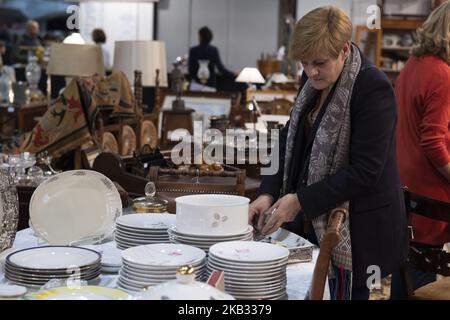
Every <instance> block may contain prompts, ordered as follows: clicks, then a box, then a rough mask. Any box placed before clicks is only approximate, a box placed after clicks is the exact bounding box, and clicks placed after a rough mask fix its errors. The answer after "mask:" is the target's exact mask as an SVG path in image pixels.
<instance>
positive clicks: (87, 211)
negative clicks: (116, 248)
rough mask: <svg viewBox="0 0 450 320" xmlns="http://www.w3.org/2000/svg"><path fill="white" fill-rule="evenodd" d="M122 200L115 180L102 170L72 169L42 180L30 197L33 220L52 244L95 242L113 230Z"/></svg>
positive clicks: (31, 218)
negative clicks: (101, 171) (105, 174)
mask: <svg viewBox="0 0 450 320" xmlns="http://www.w3.org/2000/svg"><path fill="white" fill-rule="evenodd" d="M121 214H122V202H121V199H120V195H119V192H118V191H117V188H116V187H115V185H114V183H113V182H112V181H111V180H110V179H108V178H107V177H106V176H104V175H103V174H101V173H99V172H95V171H91V170H73V171H66V172H63V173H60V174H57V175H55V176H53V177H51V178H50V179H48V180H46V181H45V182H43V183H41V184H40V185H39V186H38V187H37V188H36V190H35V191H34V193H33V196H32V197H31V200H30V221H31V225H32V228H33V229H34V231H35V232H36V234H37V235H38V236H39V237H40V238H42V239H44V240H45V241H47V242H48V243H49V244H60V245H61V244H74V243H75V244H76V243H80V242H82V243H83V244H93V243H95V242H98V241H100V240H101V239H103V238H106V237H108V236H110V235H111V234H112V232H113V231H114V226H115V221H116V219H117V218H118V217H119V216H120V215H121Z"/></svg>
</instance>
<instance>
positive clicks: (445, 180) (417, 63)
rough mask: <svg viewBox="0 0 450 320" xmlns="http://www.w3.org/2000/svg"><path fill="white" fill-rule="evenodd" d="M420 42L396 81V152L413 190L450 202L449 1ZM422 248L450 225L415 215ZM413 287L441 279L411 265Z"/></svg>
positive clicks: (448, 232)
mask: <svg viewBox="0 0 450 320" xmlns="http://www.w3.org/2000/svg"><path fill="white" fill-rule="evenodd" d="M417 35H418V43H417V44H416V45H415V46H414V47H413V50H412V56H411V57H410V58H409V60H408V61H407V63H406V65H405V67H404V69H403V70H402V72H401V73H400V75H399V76H398V78H397V80H396V82H395V95H396V97H397V101H398V126H397V154H398V164H399V169H400V178H401V181H402V183H403V184H404V185H405V186H406V187H407V188H408V189H409V190H410V191H411V192H413V193H416V194H419V195H422V196H425V197H427V198H431V199H436V200H440V201H444V202H450V131H449V128H450V1H447V2H445V3H443V4H441V5H440V6H439V7H438V8H436V9H435V10H434V11H433V12H432V13H431V14H430V16H429V17H428V19H427V20H426V21H425V23H424V24H423V26H422V27H421V28H419V29H418V30H417ZM411 224H412V231H413V239H412V240H411V244H410V246H411V247H413V248H415V249H417V250H418V251H426V250H429V249H442V247H443V245H444V244H445V243H447V242H450V225H449V224H448V223H445V222H441V221H436V220H432V219H430V218H427V217H424V216H420V215H416V214H414V213H413V214H412V215H411ZM411 278H412V286H413V290H415V289H417V288H418V287H421V286H423V285H425V284H427V283H430V282H433V281H436V274H435V273H430V272H427V273H424V272H420V271H418V270H416V269H412V270H411ZM391 289H392V292H391V297H392V298H393V299H399V298H406V290H405V288H404V283H403V280H402V278H401V275H395V276H394V277H393V279H392V288H391Z"/></svg>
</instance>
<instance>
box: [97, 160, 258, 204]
mask: <svg viewBox="0 0 450 320" xmlns="http://www.w3.org/2000/svg"><path fill="white" fill-rule="evenodd" d="M132 160H133V159H132V158H122V157H120V156H118V155H115V154H112V153H101V154H100V155H98V156H97V157H96V159H95V161H94V164H93V167H92V168H93V170H96V171H98V172H101V173H103V174H104V175H105V176H107V177H108V178H110V179H111V180H112V181H116V182H117V183H119V184H120V185H121V186H122V187H123V188H124V189H125V191H126V192H128V194H129V196H130V197H132V198H135V197H139V196H142V195H144V190H145V186H146V184H147V183H148V182H149V181H153V182H154V183H155V185H156V190H157V196H158V197H159V198H162V199H166V200H168V201H169V207H168V211H169V212H173V213H174V212H175V203H174V199H175V198H176V197H177V196H181V195H187V194H198V193H219V194H220V193H221V194H235V195H244V196H246V197H248V198H250V199H251V200H254V199H256V193H257V190H258V188H259V185H260V180H259V179H254V178H248V177H246V175H245V170H239V169H237V168H234V167H231V166H225V165H224V167H225V168H226V171H223V172H204V171H200V170H198V171H197V170H182V169H181V170H180V169H172V168H161V167H158V166H152V167H150V172H149V174H148V176H147V177H144V176H141V175H137V174H133V173H130V171H131V169H130V168H127V163H130V162H132Z"/></svg>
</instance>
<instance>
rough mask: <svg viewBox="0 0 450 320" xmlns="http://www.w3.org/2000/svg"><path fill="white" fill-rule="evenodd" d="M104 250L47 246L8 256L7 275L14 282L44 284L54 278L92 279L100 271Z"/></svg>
mask: <svg viewBox="0 0 450 320" xmlns="http://www.w3.org/2000/svg"><path fill="white" fill-rule="evenodd" d="M100 270H101V265H100V254H99V253H97V252H95V251H93V250H90V249H86V248H80V247H67V246H46V247H35V248H29V249H23V250H20V251H16V252H13V253H11V254H10V255H9V256H8V257H6V263H5V276H6V278H7V279H8V280H9V281H11V282H14V283H17V284H20V285H24V286H27V287H40V286H42V285H44V284H45V283H47V282H48V281H50V280H52V279H68V278H70V279H71V280H77V279H81V280H92V279H94V278H97V277H98V276H99V275H100Z"/></svg>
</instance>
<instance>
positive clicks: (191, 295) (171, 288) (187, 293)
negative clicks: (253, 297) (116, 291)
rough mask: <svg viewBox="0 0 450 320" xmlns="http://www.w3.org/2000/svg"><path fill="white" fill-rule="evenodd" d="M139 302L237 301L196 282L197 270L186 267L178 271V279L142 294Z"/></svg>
mask: <svg viewBox="0 0 450 320" xmlns="http://www.w3.org/2000/svg"><path fill="white" fill-rule="evenodd" d="M137 299H138V300H235V299H234V297H233V296H231V295H229V294H228V293H225V292H222V291H220V290H218V289H216V288H214V287H213V286H210V285H209V284H206V283H203V282H199V281H196V280H195V269H194V268H193V267H192V266H190V265H184V266H181V267H180V268H178V270H177V279H176V280H171V281H168V282H164V283H162V284H159V285H157V286H155V287H153V288H152V289H150V290H148V291H144V292H142V293H141V294H140V295H139V296H138V297H137Z"/></svg>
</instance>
